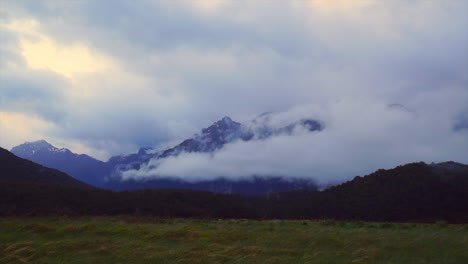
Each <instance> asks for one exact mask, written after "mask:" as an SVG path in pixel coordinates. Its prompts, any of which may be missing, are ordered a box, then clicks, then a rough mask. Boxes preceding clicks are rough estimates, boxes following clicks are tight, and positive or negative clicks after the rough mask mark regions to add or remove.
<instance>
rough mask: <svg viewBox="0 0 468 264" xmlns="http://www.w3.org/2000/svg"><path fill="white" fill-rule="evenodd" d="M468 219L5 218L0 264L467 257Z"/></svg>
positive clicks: (0, 228)
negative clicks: (399, 221) (405, 221)
mask: <svg viewBox="0 0 468 264" xmlns="http://www.w3.org/2000/svg"><path fill="white" fill-rule="evenodd" d="M467 248H468V226H467V225H465V226H463V225H447V224H446V223H444V222H439V223H436V224H394V223H364V222H335V221H321V222H314V221H281V220H271V221H251V220H189V219H180V220H179V219H155V218H137V217H128V218H126V217H115V218H111V217H80V218H67V217H62V218H51V217H48V218H39V217H37V218H1V219H0V263H44V264H54V263H57V264H58V263H61V264H65V263H76V264H78V263H79V264H82V263H93V264H94V263H96V264H98V263H106V264H107V263H113V264H117V263H122V264H127V263H294V264H297V263H382V264H383V263H385V264H390V263H395V264H403V263H411V264H418V263H437V264H462V263H468V250H466V249H467Z"/></svg>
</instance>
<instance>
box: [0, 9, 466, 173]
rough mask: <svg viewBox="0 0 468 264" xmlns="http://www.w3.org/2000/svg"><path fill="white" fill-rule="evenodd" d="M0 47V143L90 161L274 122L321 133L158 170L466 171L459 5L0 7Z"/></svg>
mask: <svg viewBox="0 0 468 264" xmlns="http://www.w3.org/2000/svg"><path fill="white" fill-rule="evenodd" d="M0 37H1V38H0V44H1V45H0V56H1V58H0V87H1V88H0V89H1V90H0V96H1V97H0V146H1V147H4V148H8V149H9V148H11V147H13V146H15V145H18V144H21V143H23V142H24V141H33V140H37V139H46V140H47V141H49V142H50V143H52V144H54V145H55V146H58V147H68V148H70V149H71V150H72V151H74V152H78V153H87V154H90V155H92V156H95V157H97V158H100V159H103V160H106V159H107V158H108V157H109V156H111V155H116V154H122V153H130V152H134V151H136V150H137V149H138V147H142V146H161V145H168V144H169V145H170V144H174V143H176V142H177V141H178V140H181V139H184V138H187V137H190V136H191V135H193V134H194V133H197V132H198V131H199V130H201V128H203V127H206V126H208V125H210V124H211V123H212V122H214V121H216V120H218V119H220V118H222V117H223V116H225V115H228V116H231V117H232V118H233V119H234V120H236V121H241V122H246V121H248V120H250V119H252V118H254V117H255V116H257V115H259V114H261V113H263V112H267V111H274V112H277V113H282V115H284V116H290V117H291V119H295V118H298V117H313V118H317V119H320V120H321V121H323V122H324V123H325V126H326V129H325V130H324V131H322V132H321V133H320V134H319V133H316V134H307V135H303V134H300V135H295V136H294V137H277V138H272V139H271V140H268V141H264V142H252V143H249V144H247V143H243V144H233V145H231V146H228V147H227V148H226V149H224V150H223V151H221V152H220V153H218V154H217V155H215V157H204V156H203V155H198V156H193V155H192V156H190V155H186V156H184V157H179V158H178V160H172V161H168V163H167V164H163V165H162V166H160V169H161V170H164V171H163V172H164V173H166V174H170V175H172V174H173V175H175V176H177V175H182V174H187V173H188V172H190V173H188V174H191V175H194V177H196V175H197V173H198V174H199V175H202V174H206V173H213V174H223V175H224V174H225V175H231V174H232V175H234V174H235V175H240V174H246V173H258V174H262V173H265V174H268V173H270V174H271V173H276V174H288V173H290V174H291V175H293V176H303V175H305V174H307V172H308V171H311V170H317V171H319V172H320V173H323V174H327V173H330V175H335V176H336V175H338V174H340V173H342V171H343V170H347V172H348V173H360V172H361V171H368V170H371V169H374V168H380V167H388V166H393V165H396V164H401V163H405V162H411V161H420V160H422V161H426V162H431V161H436V162H437V161H444V160H456V161H459V162H465V163H468V151H466V150H467V149H468V1H465V0H452V1H446V0H414V1H407V0H391V1H390V0H389V1H380V0H375V1H372V0H361V1H360V0H336V1H327V0H310V1H307V0H300V1H280V0H278V1H274V0H263V1H262V0H259V1H251V0H246V1H241V0H236V1H225V0H206V1H203V0H193V1H190V0H184V1H183V0H179V1H177V0H175V1H174V0H160V1H158V0H156V1H149V0H148V1H145V0H139V1H123V0H109V1H104V0H100V1H94V0H89V1H86V0H69V1H47V0H44V1H36V0H31V1H25V0H14V1H13V0H11V1H8V0H0ZM391 104H399V105H401V106H399V107H389V105H391ZM252 152H256V153H257V155H254V157H250V156H249V155H251V153H252ZM272 153H274V154H275V155H271V154H272ZM294 156H296V157H295V158H294V159H289V160H288V158H289V157H294ZM247 157H249V158H247ZM213 159H214V160H213ZM278 160H288V162H283V163H281V162H279V163H278ZM213 161H215V162H217V163H218V164H223V166H218V167H216V168H217V169H216V171H214V172H209V171H207V169H206V168H207V167H209V166H208V165H207V164H208V163H210V162H213ZM172 163H177V164H179V165H178V166H177V167H178V168H179V170H177V171H174V169H173V168H174V166H173V164H172ZM337 164H341V165H340V166H343V168H341V170H339V169H338V168H337V167H339V166H337ZM239 165H240V166H242V167H243V169H244V171H240V172H239V171H238V172H236V173H233V171H232V168H238V166H239ZM332 167H333V169H331V168H332ZM344 167H347V168H351V167H353V168H354V169H344ZM181 168H183V169H184V170H182V171H180V169H181ZM266 168H267V169H266ZM358 168H359V169H358ZM368 172H370V171H368ZM143 174H144V173H142V175H143ZM337 177H338V176H337Z"/></svg>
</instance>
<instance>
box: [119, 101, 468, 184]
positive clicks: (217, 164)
mask: <svg viewBox="0 0 468 264" xmlns="http://www.w3.org/2000/svg"><path fill="white" fill-rule="evenodd" d="M457 95H458V94H453V95H441V94H432V96H433V97H434V98H433V99H435V98H438V99H440V96H444V97H446V98H445V100H449V101H451V102H457V101H459V100H460V98H456V97H453V96H457ZM428 96H429V95H428ZM465 96H466V94H465ZM427 99H428V100H429V98H427ZM442 106H443V105H437V104H435V105H434V107H435V109H434V110H433V111H431V112H422V113H421V112H418V111H409V110H407V109H406V108H402V107H394V106H389V105H386V104H383V103H380V102H375V101H370V102H363V101H359V102H358V101H356V100H354V99H344V100H340V101H339V102H335V103H332V104H329V105H326V106H324V107H323V108H320V109H317V107H313V106H302V107H297V108H295V109H292V110H291V111H289V112H285V113H280V114H278V115H277V116H276V119H277V120H278V119H279V120H281V119H285V120H295V118H296V119H297V118H303V117H304V115H307V116H309V117H310V116H312V117H314V118H317V119H319V120H322V121H323V122H324V123H325V124H326V128H325V129H324V130H323V131H320V132H318V131H316V132H312V133H310V132H306V131H301V130H298V131H295V133H293V134H292V135H278V136H274V137H271V138H268V139H265V140H255V141H247V142H244V141H237V142H235V143H231V144H227V145H226V146H225V147H224V148H222V149H220V150H218V151H216V152H215V153H183V154H181V155H179V156H175V157H169V158H164V159H153V160H151V161H150V162H149V163H148V164H145V165H144V166H142V167H141V168H140V169H139V170H127V171H123V172H122V173H121V177H122V178H123V179H124V180H125V179H137V180H138V179H152V178H158V177H170V178H171V177H172V178H179V179H183V180H187V181H192V182H196V181H202V180H207V179H215V178H219V177H222V178H228V179H245V178H246V177H249V176H252V175H255V176H283V177H285V178H309V179H313V180H315V181H317V182H318V183H319V184H322V185H327V184H333V183H337V182H341V181H344V180H348V179H350V178H352V177H354V176H356V175H365V174H368V173H370V172H372V171H374V170H377V169H379V168H391V167H394V166H397V165H401V164H404V163H406V162H408V161H414V162H416V161H425V162H442V161H446V160H458V161H463V162H466V161H467V160H468V153H467V152H466V147H467V146H468V133H467V132H466V131H454V130H453V127H452V124H453V123H452V120H444V119H443V117H444V116H445V115H446V114H447V113H444V111H440V110H436V109H437V107H442ZM454 110H455V109H449V108H446V109H445V111H448V112H450V111H454Z"/></svg>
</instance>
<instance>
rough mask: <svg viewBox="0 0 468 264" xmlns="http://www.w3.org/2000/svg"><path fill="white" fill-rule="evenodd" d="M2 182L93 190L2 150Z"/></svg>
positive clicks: (64, 175) (54, 171) (0, 149)
mask: <svg viewBox="0 0 468 264" xmlns="http://www.w3.org/2000/svg"><path fill="white" fill-rule="evenodd" d="M0 181H2V182H24V183H38V184H39V183H40V184H60V185H67V186H71V187H77V188H86V189H90V188H93V187H92V186H90V185H87V184H85V183H83V182H81V181H78V180H76V179H74V178H72V177H70V176H68V175H67V174H65V173H63V172H61V171H58V170H55V169H50V168H46V167H43V166H41V165H39V164H36V163H34V162H32V161H29V160H26V159H22V158H19V157H17V156H15V155H14V154H13V153H11V152H9V151H8V150H6V149H3V148H0Z"/></svg>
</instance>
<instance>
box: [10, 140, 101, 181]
mask: <svg viewBox="0 0 468 264" xmlns="http://www.w3.org/2000/svg"><path fill="white" fill-rule="evenodd" d="M11 152H12V153H14V154H15V155H16V156H18V157H21V158H24V159H28V160H31V161H34V162H36V163H39V164H41V165H43V166H46V167H50V168H54V169H58V170H60V171H63V172H65V173H67V174H69V175H71V176H73V177H74V178H76V179H78V180H80V181H83V182H86V183H88V184H91V185H94V186H98V187H102V186H103V185H104V183H105V176H107V175H108V174H109V171H110V168H109V166H108V165H106V164H105V163H104V162H102V161H99V160H97V159H94V158H92V157H90V156H88V155H84V154H75V153H73V152H71V151H70V150H68V149H66V148H56V147H54V146H52V145H51V144H50V143H48V142H47V141H45V140H38V141H34V142H26V143H24V144H21V145H19V146H16V147H14V148H12V149H11Z"/></svg>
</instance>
